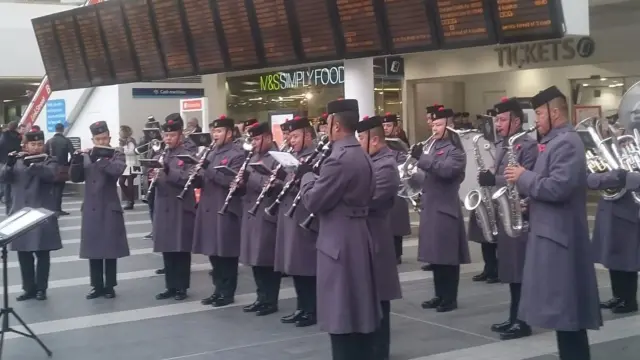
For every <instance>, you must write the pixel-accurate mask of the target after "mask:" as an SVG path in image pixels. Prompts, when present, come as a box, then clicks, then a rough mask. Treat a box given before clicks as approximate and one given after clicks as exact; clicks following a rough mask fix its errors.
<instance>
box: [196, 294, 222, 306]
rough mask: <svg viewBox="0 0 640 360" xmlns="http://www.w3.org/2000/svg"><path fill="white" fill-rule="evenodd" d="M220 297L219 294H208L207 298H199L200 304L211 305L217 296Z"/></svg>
mask: <svg viewBox="0 0 640 360" xmlns="http://www.w3.org/2000/svg"><path fill="white" fill-rule="evenodd" d="M219 297H220V295H218V294H213V295H211V296H209V297H208V298H205V299H202V300H200V304H202V305H211V304H213V303H214V302H215V301H216V300H218V298H219Z"/></svg>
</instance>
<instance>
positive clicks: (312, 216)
mask: <svg viewBox="0 0 640 360" xmlns="http://www.w3.org/2000/svg"><path fill="white" fill-rule="evenodd" d="M329 154H331V144H328V145H327V147H325V149H324V151H323V152H322V156H321V157H320V159H318V161H317V162H316V163H315V164H314V165H313V172H317V171H318V170H319V169H320V167H321V166H322V163H323V162H324V161H325V160H326V159H327V157H328V156H329ZM315 218H316V215H315V214H313V213H312V214H309V216H307V218H306V219H304V221H303V222H301V223H300V224H299V225H300V227H301V228H303V229H305V230H308V231H311V224H312V223H313V220H314V219H315Z"/></svg>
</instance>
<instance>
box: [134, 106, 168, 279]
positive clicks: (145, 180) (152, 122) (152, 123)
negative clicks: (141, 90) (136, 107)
mask: <svg viewBox="0 0 640 360" xmlns="http://www.w3.org/2000/svg"><path fill="white" fill-rule="evenodd" d="M144 128H145V129H158V130H160V122H158V120H156V119H155V118H154V117H153V115H149V117H148V118H147V122H146V124H144ZM151 140H153V139H152V138H151V137H150V136H149V134H148V133H146V132H144V133H143V136H142V137H141V138H140V142H139V144H140V145H141V146H142V145H144V144H149V142H150V141H151ZM155 155H156V154H155V151H153V150H152V149H149V151H147V152H145V153H144V154H142V155H141V157H142V158H143V159H152V158H153V157H154V156H155ZM152 170H153V169H147V168H145V169H143V171H142V173H143V176H142V181H141V183H142V184H144V185H143V186H144V193H145V194H146V193H147V189H148V186H149V176H148V174H149V173H150V172H151V171H152ZM147 195H149V194H147ZM146 202H147V205H148V206H149V216H150V217H151V221H153V196H148V197H147V198H146ZM152 238H153V233H149V234H147V235H145V237H144V239H146V240H151V239H152ZM163 271H164V270H163V269H159V270H157V271H156V273H157V274H164V272H163Z"/></svg>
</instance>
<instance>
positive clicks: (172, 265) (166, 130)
mask: <svg viewBox="0 0 640 360" xmlns="http://www.w3.org/2000/svg"><path fill="white" fill-rule="evenodd" d="M182 124H183V121H182V118H181V117H180V115H179V114H171V115H169V116H167V118H166V119H165V123H164V124H162V131H163V133H162V139H163V141H164V143H165V149H164V151H163V152H162V153H161V154H159V155H157V156H156V157H155V159H156V160H158V161H159V162H160V164H161V166H162V167H161V168H159V169H156V171H157V175H156V176H157V180H156V185H155V190H154V193H155V196H154V213H153V215H154V217H153V251H155V252H161V253H162V259H163V260H164V269H165V274H164V275H165V285H166V290H165V291H163V292H161V293H160V294H158V295H156V299H158V300H163V299H169V298H174V299H176V300H184V299H186V298H187V289H189V286H190V280H191V279H190V277H191V249H192V240H193V229H194V223H195V218H196V199H195V193H194V192H193V191H187V194H186V196H185V197H184V199H182V200H180V199H178V195H180V193H181V192H182V189H183V188H184V185H185V184H186V182H187V180H188V179H189V175H190V173H191V168H192V166H191V165H189V164H187V163H185V162H184V161H182V160H180V159H179V158H178V157H177V155H193V153H191V152H190V151H188V150H187V149H185V148H184V146H183V144H182V141H183V135H182Z"/></svg>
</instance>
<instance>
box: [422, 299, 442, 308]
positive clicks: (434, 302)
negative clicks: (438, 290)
mask: <svg viewBox="0 0 640 360" xmlns="http://www.w3.org/2000/svg"><path fill="white" fill-rule="evenodd" d="M440 303H442V299H441V298H439V297H434V298H433V299H431V300H427V301H423V302H422V304H421V305H420V306H422V308H423V309H435V308H437V307H438V306H440Z"/></svg>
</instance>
